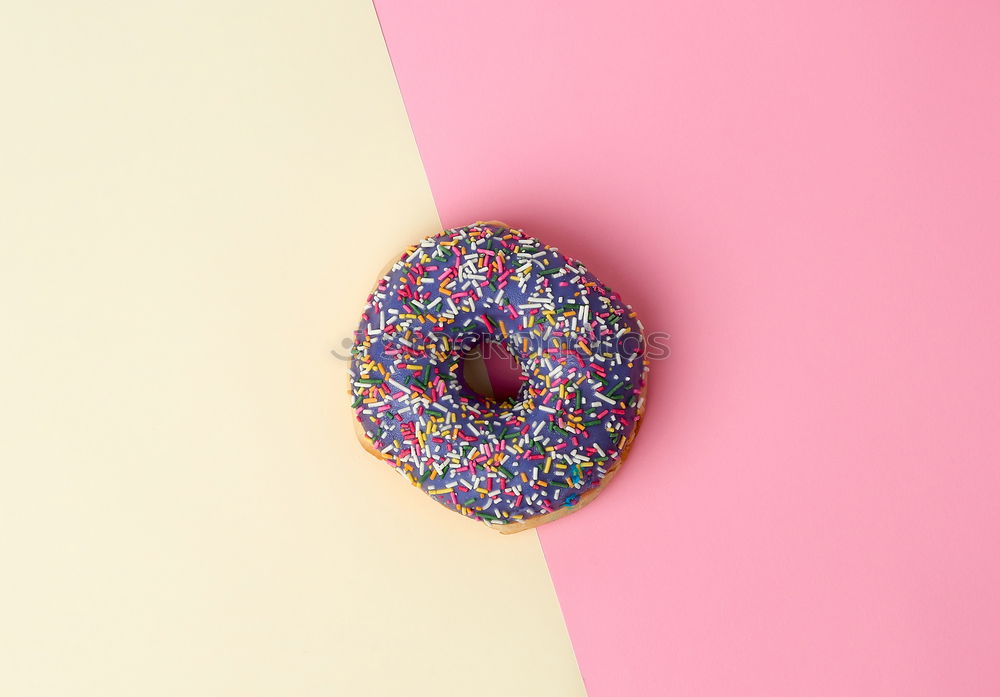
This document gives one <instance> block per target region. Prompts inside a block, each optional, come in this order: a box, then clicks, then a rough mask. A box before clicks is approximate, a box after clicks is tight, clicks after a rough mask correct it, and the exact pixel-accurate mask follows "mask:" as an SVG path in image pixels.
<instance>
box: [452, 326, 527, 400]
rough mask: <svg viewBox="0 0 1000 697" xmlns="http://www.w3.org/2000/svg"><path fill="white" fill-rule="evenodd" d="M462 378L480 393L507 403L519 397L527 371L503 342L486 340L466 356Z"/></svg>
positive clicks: (482, 395)
mask: <svg viewBox="0 0 1000 697" xmlns="http://www.w3.org/2000/svg"><path fill="white" fill-rule="evenodd" d="M462 379H463V380H464V381H465V384H466V385H468V386H469V388H470V389H471V390H472V391H473V392H475V393H476V394H478V395H479V396H481V397H485V398H487V399H493V400H496V401H498V402H503V401H506V400H508V399H515V398H516V397H517V395H518V393H519V392H520V389H521V384H522V383H523V382H524V374H523V372H522V371H521V366H520V365H519V364H518V362H517V359H516V358H514V356H512V355H511V354H510V352H509V351H508V350H507V349H506V348H505V347H504V346H503V344H501V343H498V342H495V341H484V342H482V343H479V344H477V345H475V346H473V347H472V348H470V349H469V350H468V351H466V352H465V353H464V354H463V355H462Z"/></svg>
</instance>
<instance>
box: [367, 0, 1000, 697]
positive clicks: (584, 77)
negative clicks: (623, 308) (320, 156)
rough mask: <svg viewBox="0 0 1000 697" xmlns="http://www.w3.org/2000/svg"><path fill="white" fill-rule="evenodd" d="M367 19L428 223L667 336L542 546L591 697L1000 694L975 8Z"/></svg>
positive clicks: (980, 11) (991, 322)
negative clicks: (470, 235) (579, 286)
mask: <svg viewBox="0 0 1000 697" xmlns="http://www.w3.org/2000/svg"><path fill="white" fill-rule="evenodd" d="M376 6H377V10H378V13H379V17H380V20H381V23H382V27H383V31H384V34H385V37H386V41H387V44H388V46H389V49H390V54H391V56H392V59H393V63H394V66H395V69H396V74H397V77H398V80H399V83H400V88H401V91H402V94H403V97H404V100H405V102H406V106H407V110H408V113H409V116H410V122H411V125H412V127H413V130H414V133H415V135H416V139H417V143H418V145H419V147H420V152H421V155H422V159H423V163H424V165H425V167H426V171H427V174H428V177H429V180H430V184H431V188H432V190H433V192H434V197H435V200H436V202H437V206H438V211H439V213H440V215H441V217H442V220H443V222H444V224H445V225H446V226H452V225H458V224H462V223H465V222H467V221H470V220H474V219H491V218H496V219H501V220H505V221H507V222H509V223H512V224H515V225H518V226H523V227H525V228H526V229H528V230H530V231H531V233H533V234H536V235H538V236H539V237H542V238H543V239H546V240H547V241H551V242H553V243H555V244H558V245H559V246H560V247H562V248H563V249H564V250H565V251H567V252H569V253H571V254H573V255H575V256H577V257H579V258H581V259H582V260H584V261H585V262H588V263H589V264H590V265H591V266H592V268H593V269H594V270H595V271H596V272H597V273H598V275H599V276H600V277H601V278H602V279H603V280H605V282H607V283H608V284H609V285H611V286H613V287H615V288H616V289H618V290H619V291H620V292H621V293H622V294H623V295H624V297H625V298H626V300H629V301H630V302H632V303H633V304H634V305H635V306H636V308H637V309H638V311H639V313H640V316H642V317H643V318H644V321H645V323H646V325H647V327H648V328H650V329H652V330H654V331H669V332H670V333H671V334H672V335H673V339H672V340H671V348H672V350H673V355H672V356H671V358H670V359H669V360H667V361H663V362H661V363H659V364H658V365H655V366H654V368H653V373H652V383H651V386H650V392H651V393H650V400H649V407H648V411H647V418H646V422H645V424H644V426H643V431H642V433H641V434H640V435H639V438H638V440H637V442H636V445H635V448H634V449H633V453H632V455H631V456H630V459H629V461H628V463H627V464H626V466H625V468H624V470H623V472H622V474H621V475H620V477H619V478H618V479H616V481H615V482H614V483H613V484H612V486H611V487H609V489H608V491H607V493H605V494H603V495H602V497H601V498H600V499H599V500H598V501H597V502H596V503H595V504H594V505H593V506H591V507H589V508H588V509H586V510H584V511H581V512H580V513H578V514H576V515H574V516H570V517H569V518H566V519H564V520H561V521H558V522H556V523H554V524H552V525H551V526H546V527H545V528H543V529H542V530H541V531H540V533H539V534H540V537H541V539H542V541H543V545H544V548H545V555H546V558H547V560H548V562H549V566H550V570H551V572H552V576H553V579H554V581H555V584H556V588H557V592H558V594H559V597H560V601H561V603H562V607H563V609H564V612H565V615H566V620H567V624H568V626H569V628H570V632H571V636H572V637H573V642H574V646H575V649H576V652H577V657H578V659H579V661H580V666H581V670H582V672H583V674H584V677H585V678H586V680H587V687H588V691H589V694H590V695H591V697H619V696H620V695H697V696H698V697H714V696H718V697H732V696H733V695H767V696H768V697H783V696H785V695H787V696H789V697H792V696H798V695H812V696H814V697H827V696H830V697H833V696H835V695H847V694H864V695H871V696H885V697H890V696H895V695H908V696H911V697H922V696H927V697H930V696H931V695H942V694H955V695H959V694H960V695H966V696H969V695H975V696H979V695H982V696H983V697H986V696H987V695H996V694H998V693H1000V662H998V661H996V656H995V650H996V642H997V636H998V632H1000V594H997V593H996V588H997V587H998V586H1000V557H998V555H997V554H996V541H997V539H1000V506H997V503H996V502H997V500H998V499H1000V477H998V474H997V471H998V470H997V462H1000V427H998V422H997V417H998V405H997V394H998V393H1000V366H998V363H997V361H996V356H997V355H998V354H1000V322H998V314H997V309H996V308H997V306H998V301H1000V280H998V278H1000V277H998V275H997V268H1000V245H998V242H997V239H998V238H997V233H996V231H997V230H998V229H1000V199H998V198H997V196H996V190H997V183H998V182H1000V171H998V163H1000V130H998V129H997V128H996V123H997V122H998V120H1000V82H998V80H997V77H996V71H995V69H994V66H995V65H996V46H997V45H998V44H1000V10H998V9H997V7H996V5H995V3H993V4H991V3H974V2H959V3H951V4H948V5H945V4H941V3H937V4H935V3H918V4H916V5H915V4H913V3H904V2H899V1H895V0H893V1H881V2H876V3H865V4H863V5H856V6H853V5H849V4H848V5H845V4H844V3H804V4H803V3H795V2H788V1H786V0H772V1H770V2H765V3H763V4H762V3H760V2H749V1H744V0H737V1H736V2H731V3H725V4H722V5H720V4H715V3H704V2H694V1H686V0H685V1H679V2H678V1H671V2H652V1H649V0H646V1H639V2H630V3H625V4H622V3H612V2H594V1H586V0H585V1H583V2H577V3H570V4H566V3H558V4H557V3H539V2H535V1H534V0H511V1H510V2H503V3H498V2H470V3H413V2H405V1H404V0H376Z"/></svg>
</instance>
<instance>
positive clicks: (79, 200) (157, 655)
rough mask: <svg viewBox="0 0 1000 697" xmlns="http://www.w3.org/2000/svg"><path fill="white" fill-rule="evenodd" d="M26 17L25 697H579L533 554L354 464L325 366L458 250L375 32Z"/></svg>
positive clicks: (110, 9)
mask: <svg viewBox="0 0 1000 697" xmlns="http://www.w3.org/2000/svg"><path fill="white" fill-rule="evenodd" d="M3 14H4V18H3V21H2V22H0V53H2V54H3V55H4V60H3V61H2V63H0V83H2V84H3V85H4V88H3V89H4V107H3V109H2V113H0V124H2V128H0V152H2V153H3V157H2V158H0V189H2V191H3V198H4V203H3V205H2V206H0V237H2V239H3V245H2V247H3V249H2V253H0V294H2V297H3V300H2V301H0V320H2V326H3V339H2V341H0V393H2V395H3V401H2V404H0V412H2V414H0V470H2V473H3V486H2V487H0V530H2V532H0V559H2V560H3V573H2V581H0V587H2V588H3V592H2V593H0V617H2V618H3V621H2V623H0V676H2V678H0V682H2V685H3V692H4V693H5V694H10V695H18V696H19V697H35V696H37V697H43V696H44V697H49V696H52V695H80V696H87V697H97V696H100V697H109V696H112V697H113V696H118V695H122V696H124V695H136V694H141V695H144V696H145V697H157V696H159V695H163V696H170V697H173V696H176V695H213V696H220V697H222V696H233V697H236V696H239V697H252V696H255V695H261V696H265V695H269V696H273V695H295V696H296V697H311V696H315V697H320V696H324V697H327V696H329V695H343V696H344V697H365V696H371V697H389V696H404V695H407V696H409V695H412V696H414V697H416V696H419V695H458V694H470V693H474V694H476V695H490V696H492V697H506V696H507V695H510V694H513V693H515V692H520V693H524V694H539V695H559V696H560V697H562V696H563V695H581V694H583V686H582V683H581V680H580V674H579V671H578V669H577V666H576V662H575V659H574V656H573V652H572V648H571V646H570V642H569V638H568V636H567V633H566V628H565V625H564V624H563V620H562V616H561V614H560V611H559V607H558V603H557V600H556V597H555V594H554V592H553V589H552V584H551V580H550V578H549V575H548V570H547V568H546V566H545V563H544V559H543V557H542V554H541V549H540V547H539V544H538V540H537V537H536V536H535V535H534V533H531V534H525V535H519V536H517V537H516V538H515V539H504V538H503V537H501V536H500V535H498V534H496V533H494V532H491V531H488V530H486V529H484V528H481V527H479V526H475V525H472V524H471V523H469V522H468V521H464V520H462V519H461V518H459V517H458V516H454V515H452V514H449V513H448V512H447V511H445V510H443V509H441V508H440V507H438V506H437V505H436V504H434V503H432V502H430V501H427V500H424V498H423V497H422V495H421V494H420V493H419V492H417V491H415V490H413V489H412V488H411V487H409V486H407V485H406V484H405V482H404V481H403V480H402V479H401V478H400V477H398V476H397V475H395V474H394V473H393V472H391V471H390V468H388V467H386V466H385V465H382V464H379V463H377V462H375V461H374V460H373V459H371V458H370V457H369V456H368V455H367V454H366V453H364V452H363V451H362V449H361V447H360V446H359V445H358V444H357V443H356V440H355V437H354V433H353V430H352V427H351V423H352V415H351V413H350V409H349V402H348V399H347V394H346V390H347V370H346V364H345V363H344V362H343V361H338V360H335V359H334V358H333V357H332V356H331V354H330V351H331V349H340V350H343V346H342V345H341V343H340V342H341V340H342V339H344V338H345V337H350V336H351V332H352V330H353V329H354V328H355V327H356V326H357V325H356V323H357V321H358V318H359V315H360V311H361V307H362V304H363V301H364V298H365V296H366V294H367V293H368V292H369V290H370V288H371V285H372V283H373V282H374V280H375V279H374V274H375V273H377V271H378V269H380V268H382V267H383V265H384V264H385V262H386V260H388V259H389V258H390V257H391V256H393V255H394V254H397V253H398V252H399V251H400V250H401V249H402V248H403V247H404V246H405V245H407V244H409V243H411V242H413V241H414V240H415V239H416V238H419V237H420V236H421V235H423V234H429V233H431V232H433V231H435V229H437V228H438V226H439V222H438V219H437V215H436V213H435V210H434V204H433V201H432V199H431V196H430V191H429V189H428V188H427V181H426V178H425V175H424V172H423V168H422V166H421V163H420V160H419V157H418V154H417V150H416V147H415V144H414V142H413V135H412V133H411V131H410V128H409V125H408V123H407V120H406V115H405V113H404V110H403V104H402V101H401V99H400V95H399V92H398V89H397V87H396V84H395V82H394V79H393V75H392V70H391V66H390V64H389V58H388V55H387V54H386V50H385V45H384V43H383V41H382V36H381V34H380V32H379V28H378V23H377V19H376V16H375V12H374V9H373V8H372V7H371V5H370V4H369V3H368V2H365V1H364V0H357V1H355V2H333V3H330V2H318V3H316V2H302V1H300V0H292V1H291V2H283V3H280V4H279V3H274V2H271V1H269V0H267V1H265V0H251V1H250V2H240V3H235V4H234V3H230V2H218V1H217V0H208V1H207V2H181V3H165V4H157V3H138V4H137V3H132V2H127V1H124V0H123V1H121V2H117V1H113V2H104V3H97V4H94V5H89V6H87V7H86V8H80V7H74V6H72V4H71V3H44V2H42V3H28V4H23V5H21V6H19V7H12V8H9V9H7V10H5V11H4V13H3Z"/></svg>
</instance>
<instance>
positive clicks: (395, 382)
mask: <svg viewBox="0 0 1000 697" xmlns="http://www.w3.org/2000/svg"><path fill="white" fill-rule="evenodd" d="M493 344H498V345H500V346H501V347H502V348H503V349H505V350H506V351H507V352H508V353H509V355H510V356H512V357H513V358H514V359H516V361H517V363H518V366H519V367H520V369H521V373H522V375H521V381H520V389H519V391H518V394H517V395H516V396H515V397H511V398H508V399H494V398H492V397H490V396H486V395H483V394H480V393H479V392H477V391H476V390H474V389H473V388H472V387H471V386H470V385H469V383H468V381H467V380H466V378H465V375H464V372H463V368H462V366H463V357H464V356H465V355H467V352H468V351H470V350H472V349H474V348H476V347H480V348H482V347H486V346H490V345H493ZM645 353H646V342H645V338H644V336H643V327H642V324H641V322H640V321H639V319H638V318H637V317H636V313H635V312H634V311H633V310H632V308H631V306H629V305H627V304H625V303H624V302H623V301H622V299H621V297H620V296H619V295H618V294H617V293H615V292H614V291H612V290H611V289H610V288H608V287H607V286H605V285H604V284H602V283H601V282H600V281H599V280H598V279H597V278H596V277H595V276H594V274H593V273H591V272H590V271H589V270H588V269H587V268H586V267H585V266H584V265H583V264H581V263H580V262H579V261H576V260H574V259H571V258H570V257H567V256H565V255H563V254H562V253H561V252H560V251H559V250H558V249H557V248H555V247H550V246H548V245H546V244H543V243H542V242H540V241H538V240H537V239H535V238H533V237H529V236H527V235H526V234H525V233H524V232H523V231H522V230H516V229H512V228H510V227H508V226H507V225H504V224H503V223H498V222H488V223H487V222H478V223H475V224H472V225H468V226H466V227H460V228H454V229H450V230H445V231H443V232H441V233H439V234H436V235H433V236H431V237H428V238H426V239H423V240H421V241H420V242H418V243H417V244H415V245H413V246H411V247H409V248H407V249H406V250H405V251H404V252H403V253H402V254H401V255H400V256H399V258H398V259H397V260H396V261H395V262H394V263H392V264H391V265H390V266H389V267H388V270H387V271H385V272H384V273H383V275H382V276H381V277H380V278H379V279H378V281H377V284H376V286H375V288H374V290H373V291H372V293H371V294H370V295H369V296H368V300H367V304H366V306H365V309H364V312H363V313H362V315H361V322H360V324H359V326H358V330H357V332H356V333H355V338H354V344H353V347H352V349H351V362H350V368H349V373H350V394H351V399H352V407H353V409H354V414H355V417H356V427H357V430H358V436H359V439H360V440H361V443H362V445H363V446H364V447H365V448H366V449H367V450H368V451H369V452H370V453H372V454H373V455H375V456H376V457H378V458H380V459H382V460H385V461H386V462H387V463H388V464H390V465H391V466H392V467H394V468H395V469H396V470H397V471H398V472H399V473H400V474H401V475H403V476H404V477H405V478H406V479H407V480H408V481H409V482H410V483H411V484H412V485H413V486H415V487H417V488H419V489H421V490H423V492H424V493H425V494H427V495H428V496H430V498H432V499H434V500H435V501H437V502H438V503H440V504H442V505H443V506H445V507H447V508H450V509H452V510H454V511H456V512H458V513H460V514H461V515H463V516H465V517H468V518H471V519H474V520H478V521H481V522H483V523H485V524H487V525H488V526H490V527H492V528H495V529H497V530H499V531H500V532H503V533H511V532H518V531H520V530H525V529H528V528H532V527H535V526H536V525H540V524H542V523H546V522H550V521H552V520H555V519H556V518H559V517H561V516H563V515H566V514H567V513H570V512H572V511H574V510H577V509H579V508H580V507H582V506H583V505H584V504H586V503H588V502H589V501H591V500H592V499H593V498H594V497H595V496H596V495H597V494H598V492H599V491H600V490H601V489H603V488H604V485H605V484H606V483H607V482H608V481H609V480H610V479H611V477H612V475H613V474H614V473H615V472H616V471H617V468H618V467H619V466H620V465H621V462H622V460H623V459H624V457H625V455H626V453H627V451H628V448H629V446H630V445H631V443H632V440H633V438H634V437H635V435H636V433H637V429H638V426H639V421H640V418H641V417H642V413H643V408H644V404H645V390H646V384H647V373H648V365H647V360H646V355H645Z"/></svg>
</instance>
